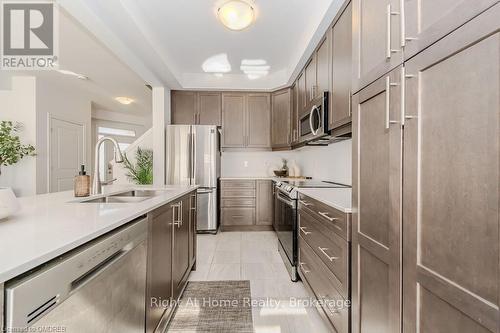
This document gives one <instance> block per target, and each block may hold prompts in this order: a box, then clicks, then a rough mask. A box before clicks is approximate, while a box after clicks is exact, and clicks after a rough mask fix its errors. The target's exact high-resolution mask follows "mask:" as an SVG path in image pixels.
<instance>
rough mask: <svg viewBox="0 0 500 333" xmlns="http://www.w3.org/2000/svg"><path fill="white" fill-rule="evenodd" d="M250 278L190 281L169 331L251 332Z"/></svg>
mask: <svg viewBox="0 0 500 333" xmlns="http://www.w3.org/2000/svg"><path fill="white" fill-rule="evenodd" d="M250 301H251V294H250V281H202V282H198V281H193V282H189V283H188V285H187V287H186V290H185V291H184V294H183V296H182V298H181V300H180V303H179V305H178V307H177V310H176V312H175V314H174V317H173V318H172V320H171V321H170V326H169V328H168V332H172V333H174V332H248V333H251V332H253V321H252V307H251V305H250Z"/></svg>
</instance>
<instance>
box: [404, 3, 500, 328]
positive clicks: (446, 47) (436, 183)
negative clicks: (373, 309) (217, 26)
mask: <svg viewBox="0 0 500 333" xmlns="http://www.w3.org/2000/svg"><path fill="white" fill-rule="evenodd" d="M499 17H500V5H497V6H495V7H494V8H492V9H490V10H488V11H487V12H485V13H483V14H481V15H479V16H478V17H476V18H475V19H474V20H472V21H471V22H469V23H467V24H466V25H464V26H462V27H461V28H459V29H458V30H456V31H455V32H453V33H452V34H450V35H448V36H447V37H445V38H444V39H442V40H441V41H439V42H437V43H436V44H434V45H433V46H431V47H430V48H428V49H426V50H424V51H423V52H422V53H420V54H419V55H417V56H415V57H414V58H412V59H411V60H410V61H409V62H408V63H407V69H406V71H407V74H409V75H411V76H412V77H411V78H408V79H407V81H406V93H407V94H406V110H405V112H406V116H408V117H412V118H410V119H408V120H407V121H406V124H405V138H404V141H405V156H404V165H405V172H404V175H405V178H404V184H405V188H404V195H403V197H404V202H403V207H404V211H403V214H404V215H403V220H404V223H405V224H404V230H405V234H404V241H403V242H404V244H405V247H404V252H403V256H404V258H405V266H404V272H405V274H404V275H403V277H404V290H405V295H404V306H403V309H404V318H405V320H404V322H405V331H407V332H426V329H428V330H433V331H436V332H457V333H465V332H499V331H500V322H499V320H498V318H499V311H498V306H499V303H500V301H499V299H500V275H499V274H500V246H499V237H500V236H499V229H500V226H499V224H500V223H499V213H500V210H499V191H500V185H499V184H500V162H499V160H500V144H499V142H500V135H499V133H500V125H499V124H500V106H499V102H498V101H499V100H500V33H499V30H498V28H499V25H498V18H499ZM478 59H481V61H478ZM413 76H414V77H413ZM417 189H418V190H417ZM437 318H441V320H437ZM430 327H432V329H430Z"/></svg>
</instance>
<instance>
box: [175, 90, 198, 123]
mask: <svg viewBox="0 0 500 333" xmlns="http://www.w3.org/2000/svg"><path fill="white" fill-rule="evenodd" d="M171 105H172V124H174V125H192V124H195V123H196V115H197V114H198V96H197V93H196V92H194V91H172V102H171Z"/></svg>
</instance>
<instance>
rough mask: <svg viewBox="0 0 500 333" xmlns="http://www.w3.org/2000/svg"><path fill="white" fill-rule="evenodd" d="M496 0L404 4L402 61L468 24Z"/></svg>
mask: <svg viewBox="0 0 500 333" xmlns="http://www.w3.org/2000/svg"><path fill="white" fill-rule="evenodd" d="M497 2H498V0H474V1H469V0H406V1H405V2H404V4H405V8H404V12H405V17H404V21H405V29H404V35H403V36H401V38H402V39H401V42H402V43H403V44H404V48H405V52H404V56H405V59H410V58H411V57H413V56H414V55H415V54H417V53H418V52H420V51H422V50H423V49H424V48H426V47H428V46H429V45H431V44H432V43H434V42H436V41H437V40H439V39H440V38H442V37H444V36H445V35H446V34H448V33H449V32H451V31H453V30H455V29H457V28H458V27H460V26H461V25H462V24H464V23H466V22H467V21H469V20H471V19H472V18H474V17H475V16H477V15H478V14H480V13H481V12H483V11H485V10H486V9H487V8H489V7H491V6H492V5H494V4H495V3H497Z"/></svg>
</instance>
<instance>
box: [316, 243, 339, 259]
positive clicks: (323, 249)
mask: <svg viewBox="0 0 500 333" xmlns="http://www.w3.org/2000/svg"><path fill="white" fill-rule="evenodd" d="M318 249H319V250H320V251H321V253H323V254H324V255H325V257H326V258H327V259H328V260H330V261H334V260H338V259H339V257H330V256H329V255H328V253H326V251H328V250H329V248H327V247H321V246H318Z"/></svg>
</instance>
